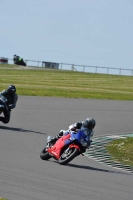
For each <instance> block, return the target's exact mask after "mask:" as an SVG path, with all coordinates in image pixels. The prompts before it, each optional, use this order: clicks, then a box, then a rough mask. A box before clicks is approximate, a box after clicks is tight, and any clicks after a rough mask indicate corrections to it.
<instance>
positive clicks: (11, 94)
mask: <svg viewBox="0 0 133 200" xmlns="http://www.w3.org/2000/svg"><path fill="white" fill-rule="evenodd" d="M0 95H3V96H4V97H6V98H7V100H8V101H7V105H6V106H5V110H4V111H3V114H4V117H0V121H2V122H3V123H4V124H7V123H8V122H9V121H10V115H11V110H12V109H13V108H15V107H16V103H17V100H18V95H17V94H16V87H15V86H14V85H9V87H8V88H7V89H6V90H3V91H2V92H0Z"/></svg>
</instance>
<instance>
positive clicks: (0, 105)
mask: <svg viewBox="0 0 133 200" xmlns="http://www.w3.org/2000/svg"><path fill="white" fill-rule="evenodd" d="M7 101H8V100H7V98H6V97H4V96H3V95H2V94H0V114H1V113H2V112H3V111H4V110H5V109H7Z"/></svg>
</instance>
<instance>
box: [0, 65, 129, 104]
mask: <svg viewBox="0 0 133 200" xmlns="http://www.w3.org/2000/svg"><path fill="white" fill-rule="evenodd" d="M0 79H1V85H0V90H3V89H4V88H7V86H8V85H9V84H14V85H16V87H17V93H18V95H28V96H56V97H66V98H88V99H89V98H91V99H112V100H113V99H115V100H132V99H133V77H132V76H119V75H106V74H95V73H94V74H93V73H83V72H73V71H65V70H51V69H39V70H37V69H25V68H23V67H22V68H21V67H18V66H16V65H2V64H0Z"/></svg>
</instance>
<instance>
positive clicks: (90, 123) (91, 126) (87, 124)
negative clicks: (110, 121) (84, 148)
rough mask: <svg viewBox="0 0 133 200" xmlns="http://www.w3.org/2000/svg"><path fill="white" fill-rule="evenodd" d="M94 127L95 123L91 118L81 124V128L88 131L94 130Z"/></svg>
mask: <svg viewBox="0 0 133 200" xmlns="http://www.w3.org/2000/svg"><path fill="white" fill-rule="evenodd" d="M95 125H96V121H95V120H94V119H93V118H87V119H86V120H85V121H84V122H83V126H84V127H85V128H88V129H90V130H92V129H94V127H95Z"/></svg>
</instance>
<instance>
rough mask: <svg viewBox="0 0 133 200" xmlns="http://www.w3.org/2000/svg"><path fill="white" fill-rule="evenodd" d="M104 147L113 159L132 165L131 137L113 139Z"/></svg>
mask: <svg viewBox="0 0 133 200" xmlns="http://www.w3.org/2000/svg"><path fill="white" fill-rule="evenodd" d="M106 149H107V150H108V152H109V153H110V154H111V155H112V156H113V158H114V160H116V161H119V162H121V163H123V164H126V165H131V166H133V138H127V139H118V140H115V141H113V142H111V143H110V144H108V145H107V146H106Z"/></svg>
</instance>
